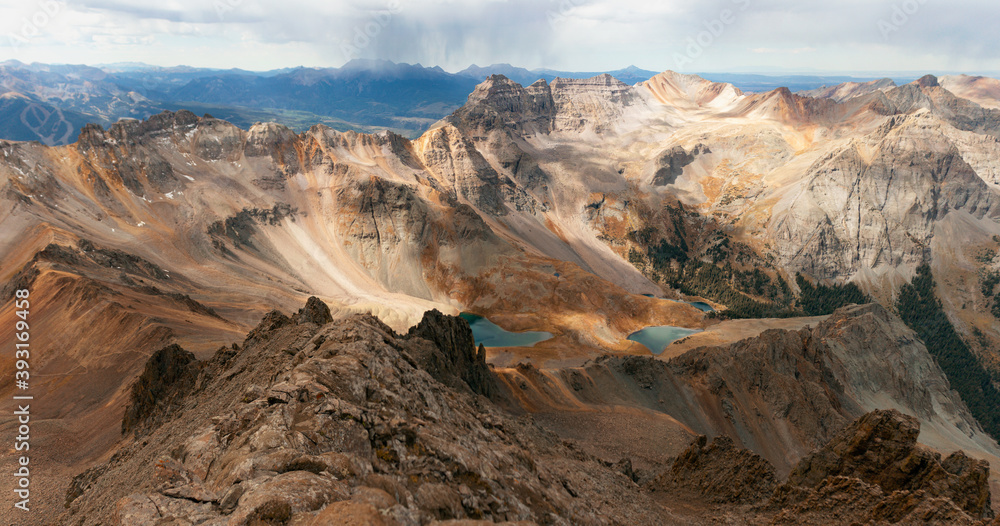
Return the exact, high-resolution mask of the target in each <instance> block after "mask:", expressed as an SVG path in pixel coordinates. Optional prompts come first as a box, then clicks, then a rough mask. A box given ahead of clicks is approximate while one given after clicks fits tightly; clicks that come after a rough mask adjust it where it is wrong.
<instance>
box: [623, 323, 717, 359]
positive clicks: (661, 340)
mask: <svg viewBox="0 0 1000 526" xmlns="http://www.w3.org/2000/svg"><path fill="white" fill-rule="evenodd" d="M699 332H701V331H700V330H698V329H685V328H684V327H671V326H670V325H659V326H653V327H646V328H645V329H642V330H641V331H636V332H633V333H632V334H629V336H628V339H629V340H632V341H634V342H639V343H641V344H643V345H645V346H646V348H647V349H649V350H650V351H652V352H653V354H660V353H662V352H663V350H664V349H666V348H667V346H668V345H670V344H671V343H673V342H675V341H677V340H679V339H681V338H683V337H685V336H690V335H692V334H695V333H699Z"/></svg>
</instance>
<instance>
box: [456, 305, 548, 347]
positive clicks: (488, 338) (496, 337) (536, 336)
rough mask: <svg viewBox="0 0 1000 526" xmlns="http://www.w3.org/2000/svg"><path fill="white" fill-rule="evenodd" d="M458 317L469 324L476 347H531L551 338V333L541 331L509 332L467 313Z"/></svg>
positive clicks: (480, 317)
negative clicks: (481, 345)
mask: <svg viewBox="0 0 1000 526" xmlns="http://www.w3.org/2000/svg"><path fill="white" fill-rule="evenodd" d="M459 316H461V317H462V319H463V320H465V321H467V322H469V327H471V328H472V337H473V338H475V340H476V346H477V347H478V346H479V344H480V343H481V344H483V346H485V347H531V346H532V345H534V344H536V343H538V342H543V341H545V340H548V339H549V338H552V334H551V333H548V332H542V331H528V332H510V331H507V330H504V329H502V328H500V327H499V326H498V325H497V324H495V323H493V322H492V321H490V320H488V319H486V318H484V317H482V316H478V315H476V314H470V313H468V312H463V313H461V314H459Z"/></svg>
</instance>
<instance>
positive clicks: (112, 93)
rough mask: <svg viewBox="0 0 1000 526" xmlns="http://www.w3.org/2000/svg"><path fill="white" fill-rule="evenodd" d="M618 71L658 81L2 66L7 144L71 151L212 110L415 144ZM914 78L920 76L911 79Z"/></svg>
mask: <svg viewBox="0 0 1000 526" xmlns="http://www.w3.org/2000/svg"><path fill="white" fill-rule="evenodd" d="M602 73H608V74H610V75H612V76H614V77H615V78H617V79H618V80H621V81H622V82H625V83H626V84H630V85H631V84H636V83H639V82H643V81H645V80H648V79H649V78H651V77H652V76H654V75H655V74H656V72H654V71H646V70H642V69H639V68H636V67H635V66H630V67H628V68H625V69H621V70H616V71H608V72H570V71H556V70H551V69H536V70H528V69H525V68H519V67H515V66H511V65H509V64H494V65H492V66H487V67H479V66H475V65H473V66H470V67H469V68H466V69H464V70H462V71H459V72H457V73H448V72H446V71H444V70H442V69H441V68H440V67H423V66H421V65H420V64H416V65H410V64H396V63H393V62H390V61H385V60H381V61H379V60H361V59H356V60H352V61H351V62H348V63H347V64H345V65H344V66H342V67H340V68H304V67H299V68H284V69H278V70H271V71H263V72H254V71H246V70H241V69H228V70H220V69H209V68H192V67H186V66H177V67H158V66H150V65H146V64H141V63H122V64H107V65H100V66H83V65H50V64H38V63H34V64H24V63H21V62H18V61H14V60H9V61H6V62H3V63H2V64H0V115H2V116H3V117H4V118H3V119H2V120H0V138H4V139H9V140H22V141H26V140H38V141H41V142H43V143H45V144H50V145H57V144H58V145H61V144H69V143H70V142H73V140H75V138H76V136H77V135H78V134H79V131H80V130H81V129H82V128H83V126H84V125H86V124H88V123H97V124H101V125H103V126H108V125H110V124H112V123H114V122H115V121H117V120H119V119H123V118H138V119H145V118H148V117H149V116H151V115H154V114H156V113H159V112H161V111H163V110H170V111H177V110H180V109H187V110H190V111H194V112H195V113H198V114H203V113H209V114H211V115H213V116H215V117H217V118H220V119H224V120H226V121H228V122H231V123H233V124H236V125H238V126H241V127H244V128H245V127H249V126H252V125H253V124H254V123H255V122H278V123H280V124H284V125H286V126H288V127H290V128H292V129H294V130H296V131H305V130H307V129H308V128H309V127H310V126H312V125H313V124H325V125H327V126H330V127H331V128H333V129H336V130H340V131H346V130H348V129H350V130H354V131H359V132H375V131H379V130H384V129H388V130H391V131H394V132H396V133H399V134H401V135H404V136H406V137H410V138H415V137H417V136H418V135H420V134H421V133H422V132H423V131H425V130H426V129H427V128H428V127H430V126H431V125H432V124H433V123H434V122H436V121H437V120H439V119H441V118H443V117H445V116H447V115H448V114H450V113H451V112H453V111H454V110H456V109H457V108H458V107H460V106H461V105H462V104H463V102H464V101H465V97H466V95H468V93H469V92H471V91H472V89H473V88H474V87H475V86H476V84H478V83H479V82H481V81H482V80H484V79H485V78H486V77H488V76H489V75H492V74H502V75H505V76H506V77H508V78H510V79H512V80H514V81H515V82H519V83H521V84H523V85H525V86H527V85H529V84H531V83H532V82H534V81H536V80H539V79H544V80H546V81H548V82H551V81H553V80H555V79H556V78H575V79H581V78H590V77H593V76H596V75H599V74H602ZM711 78H713V79H714V80H719V81H725V82H733V83H735V84H737V85H739V86H741V87H742V88H744V89H753V90H770V89H774V88H776V87H778V86H792V87H793V88H794V89H811V88H815V87H818V86H820V85H827V84H839V83H841V82H847V81H860V82H863V81H867V80H868V79H854V78H852V77H818V76H793V75H790V76H781V77H767V76H762V75H742V74H739V75H727V74H717V75H715V76H713V77H711ZM911 80H912V79H911Z"/></svg>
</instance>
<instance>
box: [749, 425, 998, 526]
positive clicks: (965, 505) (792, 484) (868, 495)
mask: <svg viewBox="0 0 1000 526" xmlns="http://www.w3.org/2000/svg"><path fill="white" fill-rule="evenodd" d="M919 431H920V425H919V423H918V421H917V419H915V418H913V417H910V416H906V415H903V414H901V413H899V412H898V411H892V410H889V411H874V412H872V413H868V414H866V415H864V416H863V417H861V418H859V419H858V420H856V421H855V422H854V423H852V424H851V425H850V426H848V427H847V428H846V429H844V430H843V431H841V432H840V433H838V434H837V436H836V437H834V438H833V440H831V441H830V442H829V443H828V444H826V445H825V446H823V447H822V448H820V449H819V450H817V451H816V452H814V453H812V454H811V455H809V456H807V457H806V458H804V459H802V461H800V462H799V464H798V465H796V467H795V469H793V470H792V472H791V474H790V475H789V477H788V481H787V482H786V483H785V484H783V485H782V486H781V487H780V488H778V490H777V491H776V492H775V494H774V496H773V497H772V498H771V500H770V501H769V502H768V504H767V506H768V507H770V508H772V509H779V510H781V511H780V513H779V514H778V515H777V517H776V519H775V521H774V522H775V523H778V524H854V523H858V522H862V523H864V522H869V521H870V522H875V523H888V524H918V523H919V524H973V523H974V522H975V521H977V520H979V519H984V518H990V517H992V516H993V511H992V509H991V508H990V489H989V481H988V479H989V464H988V463H987V462H985V461H976V460H971V459H969V457H967V456H966V455H965V454H964V453H962V452H961V451H958V452H955V453H952V454H951V455H949V456H948V457H947V458H946V459H944V460H943V461H942V460H941V456H940V455H939V454H937V453H935V452H932V451H930V450H927V449H925V448H922V447H921V446H918V445H917V444H916V441H917V435H918V433H919Z"/></svg>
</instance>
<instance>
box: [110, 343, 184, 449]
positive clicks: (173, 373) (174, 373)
mask: <svg viewBox="0 0 1000 526" xmlns="http://www.w3.org/2000/svg"><path fill="white" fill-rule="evenodd" d="M196 377H197V365H196V364H195V358H194V354H191V353H190V352H188V351H185V350H184V349H182V348H181V346H180V345H177V344H174V345H170V346H168V347H164V348H163V349H160V350H159V351H156V352H155V353H153V356H151V357H150V358H149V361H148V362H146V367H145V369H143V371H142V374H141V375H140V376H139V378H138V379H137V380H136V381H135V383H134V384H133V385H132V394H131V396H130V401H129V405H128V407H127V408H126V409H125V417H124V418H123V419H122V433H129V432H132V431H135V432H137V433H139V432H142V431H143V430H147V429H149V428H151V427H154V426H156V425H158V424H161V423H162V422H163V421H164V420H166V419H167V418H169V413H170V409H171V407H172V406H174V405H175V404H177V403H178V401H179V400H178V399H179V398H182V397H183V396H184V395H185V394H186V393H187V391H188V390H190V389H191V388H192V387H193V386H194V381H195V378H196Z"/></svg>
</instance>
